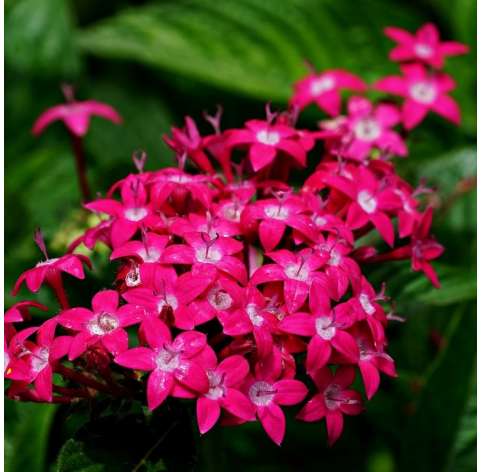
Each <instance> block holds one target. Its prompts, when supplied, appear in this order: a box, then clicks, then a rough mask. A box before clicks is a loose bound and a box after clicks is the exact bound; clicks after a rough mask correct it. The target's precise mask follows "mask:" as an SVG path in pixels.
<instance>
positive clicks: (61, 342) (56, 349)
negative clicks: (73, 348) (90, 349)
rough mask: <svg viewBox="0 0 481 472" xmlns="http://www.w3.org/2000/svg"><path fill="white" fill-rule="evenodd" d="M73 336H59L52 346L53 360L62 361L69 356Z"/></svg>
mask: <svg viewBox="0 0 481 472" xmlns="http://www.w3.org/2000/svg"><path fill="white" fill-rule="evenodd" d="M72 339H73V338H72V337H71V336H58V337H57V338H55V339H54V340H53V342H52V344H51V346H50V358H51V359H52V360H57V359H60V358H62V357H64V356H66V355H67V353H68V352H69V350H70V345H71V344H72Z"/></svg>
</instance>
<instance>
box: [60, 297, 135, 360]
mask: <svg viewBox="0 0 481 472" xmlns="http://www.w3.org/2000/svg"><path fill="white" fill-rule="evenodd" d="M143 318H144V310H143V309H142V308H140V307H137V306H135V305H123V306H121V307H119V294H118V293H117V292H116V291H115V290H103V291H101V292H97V293H96V294H95V295H94V297H93V299H92V310H89V309H87V308H80V307H78V308H70V309H68V310H65V311H63V312H61V313H60V315H59V316H58V322H59V323H60V324H61V325H62V326H65V327H66V328H69V329H72V330H74V331H78V334H76V335H75V337H74V339H73V341H72V345H71V347H70V351H69V360H73V359H76V358H77V357H79V356H80V355H81V354H83V353H84V352H85V351H86V350H87V349H88V348H89V346H92V345H94V344H96V343H97V342H100V343H101V344H102V345H103V346H104V347H105V349H107V351H109V352H110V353H112V354H113V355H117V354H120V353H121V352H123V351H125V350H126V349H127V348H128V343H129V339H128V336H127V332H126V331H125V330H124V329H123V328H125V327H127V326H131V325H133V324H136V323H139V322H140V321H142V319H143Z"/></svg>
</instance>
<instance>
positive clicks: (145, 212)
mask: <svg viewBox="0 0 481 472" xmlns="http://www.w3.org/2000/svg"><path fill="white" fill-rule="evenodd" d="M121 197H122V201H121V202H119V201H117V200H113V199H107V198H105V199H98V200H94V201H93V202H89V203H86V204H85V208H87V209H88V210H90V211H94V212H97V213H106V214H108V215H110V216H112V217H114V222H113V223H112V227H111V232H110V239H111V241H112V245H113V246H114V247H118V246H120V245H122V244H123V243H125V242H127V241H128V240H129V239H130V238H132V236H133V235H134V234H135V233H136V232H137V231H138V230H139V229H140V228H148V227H150V226H153V225H155V223H156V222H157V220H158V218H157V217H156V216H155V214H154V211H153V207H152V205H151V204H150V203H149V201H148V194H147V190H146V188H145V185H144V184H143V183H142V182H141V181H140V180H139V179H138V178H137V177H135V176H132V178H130V179H127V180H126V181H125V182H124V183H123V185H122V188H121Z"/></svg>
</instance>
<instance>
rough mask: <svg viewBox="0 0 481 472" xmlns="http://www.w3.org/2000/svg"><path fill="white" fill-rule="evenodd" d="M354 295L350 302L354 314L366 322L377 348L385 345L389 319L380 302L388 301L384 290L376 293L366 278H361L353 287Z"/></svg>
mask: <svg viewBox="0 0 481 472" xmlns="http://www.w3.org/2000/svg"><path fill="white" fill-rule="evenodd" d="M353 291H354V295H353V297H352V298H351V299H350V300H349V303H350V304H351V306H352V309H353V313H354V314H355V315H356V317H357V319H358V320H364V319H365V320H366V321H367V324H368V325H369V329H370V330H371V333H372V336H373V339H374V343H375V344H376V346H382V345H383V344H384V339H385V337H384V328H385V326H386V325H387V318H386V313H385V312H384V309H383V308H382V306H381V305H380V304H379V301H384V300H386V296H385V295H384V288H383V290H381V292H380V293H376V292H375V290H374V288H373V287H372V285H371V284H370V283H369V282H368V281H367V280H366V278H365V277H362V278H360V280H359V283H356V284H354V286H353Z"/></svg>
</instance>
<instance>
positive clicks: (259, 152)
mask: <svg viewBox="0 0 481 472" xmlns="http://www.w3.org/2000/svg"><path fill="white" fill-rule="evenodd" d="M276 154H277V151H276V148H275V147H274V146H268V145H267V144H261V143H256V144H253V145H252V146H251V147H250V149H249V160H250V161H251V164H252V168H253V169H254V172H257V171H259V170H260V169H262V168H263V167H265V166H267V165H269V164H270V163H271V162H272V161H273V160H274V158H275V157H276Z"/></svg>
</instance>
